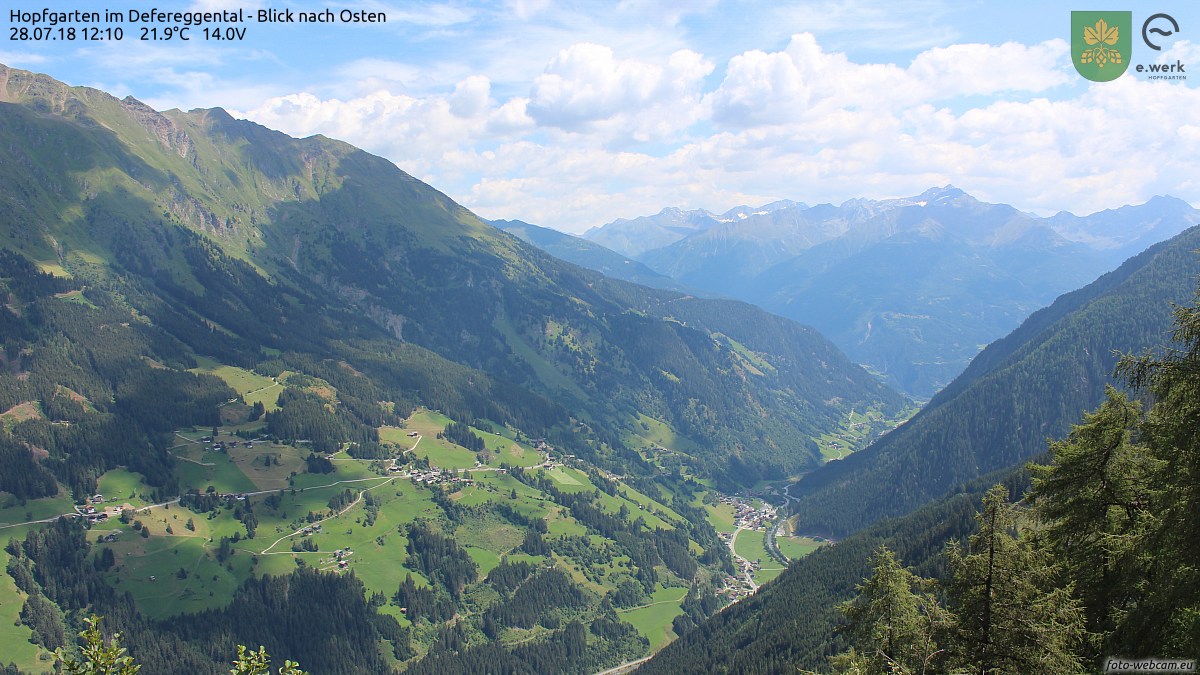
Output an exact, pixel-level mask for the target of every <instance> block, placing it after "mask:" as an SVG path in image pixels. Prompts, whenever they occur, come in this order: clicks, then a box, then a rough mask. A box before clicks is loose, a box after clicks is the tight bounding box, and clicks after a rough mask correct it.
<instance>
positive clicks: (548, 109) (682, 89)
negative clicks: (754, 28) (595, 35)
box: [526, 43, 713, 133]
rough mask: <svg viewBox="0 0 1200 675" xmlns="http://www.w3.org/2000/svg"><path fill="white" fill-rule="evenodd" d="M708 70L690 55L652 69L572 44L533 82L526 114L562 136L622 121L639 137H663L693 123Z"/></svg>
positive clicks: (681, 54)
mask: <svg viewBox="0 0 1200 675" xmlns="http://www.w3.org/2000/svg"><path fill="white" fill-rule="evenodd" d="M712 70H713V64H712V63H710V62H708V61H705V60H704V57H703V56H701V55H700V54H698V53H696V52H693V51H690V50H681V51H677V52H675V53H674V54H671V55H670V57H669V58H668V59H667V60H666V62H665V63H661V64H657V63H648V62H645V61H636V60H633V59H625V60H619V59H617V58H616V57H615V55H614V54H613V51H612V49H611V48H610V47H607V46H605V45H597V44H591V43H581V44H576V45H572V46H571V47H569V48H567V49H564V50H562V51H561V52H559V53H558V55H557V56H555V57H554V58H553V59H552V60H551V61H550V63H549V65H547V66H546V71H545V72H544V73H543V74H541V75H539V76H538V77H537V78H536V79H535V80H534V82H533V87H532V89H531V91H530V96H529V104H528V106H527V108H526V110H527V112H528V114H529V116H530V117H531V118H533V119H534V120H535V121H536V122H537V123H538V124H540V125H542V126H547V127H556V128H559V129H564V130H568V131H581V130H584V129H586V128H588V127H589V125H590V124H592V123H596V122H601V121H605V122H611V121H614V120H618V119H621V118H624V119H626V121H630V122H632V121H634V120H636V123H634V124H632V125H631V126H633V127H636V128H637V129H639V130H640V131H642V132H645V131H647V130H650V129H653V130H654V131H656V132H659V133H663V132H668V131H670V130H672V129H677V128H679V127H680V125H683V126H686V125H687V124H689V123H690V122H691V121H692V120H693V119H694V116H695V111H694V108H695V106H696V105H697V104H698V103H699V101H700V91H699V90H700V84H701V82H702V81H703V79H704V78H705V77H706V76H707V75H708V74H709V73H711V72H712Z"/></svg>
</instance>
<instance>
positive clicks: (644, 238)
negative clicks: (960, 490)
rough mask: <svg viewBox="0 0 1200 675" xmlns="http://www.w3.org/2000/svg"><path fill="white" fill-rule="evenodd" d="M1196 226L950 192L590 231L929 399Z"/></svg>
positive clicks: (1168, 203)
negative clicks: (1087, 289) (821, 339)
mask: <svg viewBox="0 0 1200 675" xmlns="http://www.w3.org/2000/svg"><path fill="white" fill-rule="evenodd" d="M1196 222H1200V212H1197V211H1196V210H1195V209H1193V208H1192V207H1191V206H1190V205H1188V204H1187V203H1185V202H1183V201H1180V200H1178V199H1174V198H1171V197H1156V198H1154V199H1152V200H1151V201H1149V202H1147V203H1146V204H1143V205H1140V206H1126V207H1122V208H1120V209H1115V210H1110V211H1103V212H1100V213H1096V214H1092V215H1090V216H1075V215H1072V214H1069V213H1065V212H1064V213H1059V214H1057V215H1055V216H1052V217H1050V218H1041V217H1038V216H1035V215H1032V214H1029V213H1024V212H1022V211H1019V210H1018V209H1016V208H1013V207H1012V206H1008V205H1004V204H989V203H985V202H981V201H979V200H977V199H975V198H974V197H971V196H970V195H968V194H966V193H965V192H963V191H962V190H959V189H958V188H955V187H953V186H946V187H943V188H934V189H930V190H928V191H926V192H924V193H923V194H921V195H918V196H915V197H908V198H902V199H888V200H880V201H874V200H867V199H853V200H850V201H847V202H844V203H843V204H841V205H840V206H834V205H831V204H820V205H817V206H812V207H809V206H806V205H804V204H797V203H792V202H776V203H775V204H771V205H768V206H764V207H758V208H751V207H738V208H736V209H733V210H731V211H729V212H727V213H726V214H723V215H721V216H716V215H713V214H710V213H708V212H705V211H681V210H679V209H667V210H664V211H663V212H661V213H659V214H658V215H656V216H649V217H643V218H637V219H633V220H620V221H614V222H613V223H610V224H609V225H605V226H603V227H601V228H596V229H594V230H592V231H590V232H589V233H587V234H586V235H585V237H587V238H588V239H589V240H591V241H596V242H602V241H618V240H619V241H620V242H621V244H622V245H623V246H625V247H626V252H627V255H633V256H634V257H636V258H637V259H638V260H640V261H642V262H644V263H646V264H647V265H648V266H649V267H650V268H651V269H653V270H655V271H657V272H660V273H662V274H666V275H668V276H671V277H672V278H674V279H676V280H678V281H679V282H681V283H683V284H686V285H687V286H689V287H693V288H697V289H700V290H705V291H709V292H712V293H716V294H722V295H728V296H732V297H737V298H740V299H743V300H748V301H751V302H754V303H756V304H758V305H760V306H762V307H764V308H766V309H769V310H771V311H773V312H776V313H778V314H781V315H783V316H786V317H788V318H792V319H795V320H797V321H800V322H801V323H806V324H809V325H812V326H814V327H816V328H817V329H818V330H819V331H821V332H822V333H824V334H825V335H827V336H828V337H829V338H830V339H831V340H833V341H834V343H835V344H837V345H838V346H839V347H841V348H842V349H843V350H844V351H845V352H846V353H847V354H849V355H850V357H851V358H853V359H855V360H856V361H858V362H860V363H863V364H865V365H867V366H868V367H869V368H871V369H873V370H874V371H876V372H877V373H878V374H880V375H881V376H882V377H884V378H885V380H886V381H887V382H888V383H889V384H891V385H892V386H893V387H895V388H897V389H900V390H902V391H905V392H907V393H910V394H912V395H915V396H917V397H922V398H927V397H929V396H932V395H933V394H934V393H936V392H937V390H938V389H939V388H941V387H942V386H944V385H945V384H946V383H948V382H949V381H950V380H952V379H953V378H954V376H955V375H957V374H958V373H959V372H961V371H962V369H963V368H964V367H966V364H967V363H968V362H969V361H970V359H971V358H972V357H973V356H974V355H975V354H977V353H978V351H979V350H980V349H981V348H982V347H983V345H985V344H987V343H988V342H990V341H992V340H994V339H996V338H997V337H999V336H1001V335H1004V334H1005V333H1006V332H1008V331H1010V330H1012V329H1013V328H1014V327H1016V326H1017V325H1018V324H1019V323H1020V321H1021V320H1022V319H1023V318H1024V317H1026V316H1028V315H1029V314H1030V313H1031V312H1033V311H1034V310H1036V309H1037V308H1039V307H1044V306H1045V305H1047V304H1048V303H1049V302H1050V301H1052V300H1053V299H1054V298H1055V297H1056V296H1057V295H1059V294H1060V293H1063V292H1065V291H1067V290H1069V289H1072V288H1077V287H1079V286H1082V285H1083V284H1086V283H1087V282H1089V281H1091V280H1092V279H1095V278H1096V277H1097V276H1099V275H1100V274H1102V273H1103V272H1105V271H1108V270H1110V269H1112V268H1114V267H1115V266H1116V265H1118V264H1119V263H1120V262H1121V261H1122V260H1124V259H1125V258H1127V257H1129V256H1130V255H1133V254H1134V253H1136V252H1138V251H1140V250H1142V249H1144V248H1145V247H1147V246H1149V245H1151V244H1153V243H1155V242H1158V241H1162V240H1164V239H1167V238H1169V237H1171V236H1174V235H1175V234H1178V233H1179V232H1181V231H1183V230H1184V229H1185V228H1187V227H1188V226H1190V225H1192V224H1194V223H1196ZM658 242H667V243H661V244H658V245H657V247H656V244H657V243H658Z"/></svg>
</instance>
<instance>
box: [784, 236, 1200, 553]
mask: <svg viewBox="0 0 1200 675" xmlns="http://www.w3.org/2000/svg"><path fill="white" fill-rule="evenodd" d="M1198 248H1200V228H1192V229H1190V230H1188V231H1186V232H1184V233H1182V234H1180V235H1178V236H1176V237H1174V238H1173V239H1171V240H1169V241H1167V242H1163V243H1161V244H1158V245H1155V246H1152V247H1151V248H1149V249H1148V250H1146V251H1145V252H1144V253H1141V254H1139V255H1137V256H1135V257H1133V258H1131V259H1130V260H1129V261H1127V262H1126V263H1125V264H1123V265H1122V266H1121V267H1120V268H1118V269H1117V270H1115V271H1114V272H1111V273H1109V274H1106V275H1104V276H1102V277H1101V278H1100V279H1098V280H1096V281H1095V282H1094V283H1092V284H1089V285H1088V286H1086V287H1084V288H1082V289H1080V290H1078V291H1075V292H1072V293H1068V294H1066V295H1064V296H1062V297H1060V298H1059V299H1058V300H1056V301H1055V302H1054V304H1052V305H1051V306H1050V307H1047V308H1046V309H1043V310H1041V311H1038V312H1036V313H1034V314H1033V315H1032V316H1031V317H1029V319H1027V320H1026V321H1025V322H1024V323H1023V324H1022V325H1021V327H1019V328H1018V329H1017V330H1015V331H1013V333H1012V334H1010V335H1009V336H1007V337H1005V338H1004V339H1001V340H998V341H996V342H995V343H993V344H992V345H990V346H989V347H988V348H987V349H985V350H984V351H983V352H982V353H980V355H979V356H978V357H976V359H975V361H974V362H973V363H972V364H971V366H970V367H969V368H968V369H967V370H966V372H964V373H963V374H962V375H961V376H960V377H959V378H958V379H956V380H955V381H954V382H953V383H951V384H950V385H949V386H948V387H946V389H945V390H944V391H943V392H942V393H941V394H939V395H938V396H937V397H935V398H934V399H933V400H932V401H931V402H930V403H929V404H928V405H927V406H925V408H923V409H922V410H921V412H919V413H918V414H917V415H915V416H914V417H913V418H912V419H911V420H909V421H908V422H907V423H905V424H904V425H902V426H901V427H899V428H897V429H896V430H894V431H892V432H891V433H889V434H887V435H886V436H884V437H883V438H881V439H879V440H878V441H876V442H875V443H874V444H872V445H871V446H870V447H869V448H867V449H866V450H864V451H861V452H858V453H855V454H854V455H851V456H850V457H848V458H846V459H845V460H841V461H837V462H830V463H828V464H826V465H825V466H823V467H822V468H820V469H818V470H817V471H815V472H813V473H811V474H809V475H807V476H806V477H805V478H804V479H803V480H801V481H800V483H799V484H798V485H797V486H796V487H795V488H794V489H793V494H795V495H796V496H797V497H799V501H798V502H796V503H795V507H796V513H797V518H798V526H799V528H800V529H801V531H812V532H826V533H830V534H835V535H838V536H841V535H845V534H847V533H850V532H854V531H855V530H858V529H860V528H862V527H864V526H866V525H869V524H871V523H873V522H875V521H877V520H879V519H881V518H885V517H888V516H896V515H901V514H904V513H907V512H909V511H911V510H913V509H914V508H916V507H918V506H920V505H921V504H923V503H925V502H928V501H929V500H931V499H934V498H937V497H939V496H940V495H943V494H945V493H946V492H947V491H949V490H951V489H952V488H954V487H955V486H956V485H959V484H961V483H963V482H966V481H969V480H972V479H973V478H975V477H977V476H979V475H982V474H985V473H988V472H991V471H995V470H997V469H1000V468H1002V467H1005V466H1010V465H1012V464H1014V463H1016V462H1019V461H1021V460H1023V459H1027V458H1029V457H1032V456H1034V455H1036V454H1038V453H1040V452H1042V451H1043V450H1044V449H1045V442H1046V438H1048V437H1057V436H1060V435H1062V434H1064V433H1065V432H1066V431H1067V430H1068V429H1069V428H1070V425H1071V424H1072V423H1074V422H1075V421H1077V420H1078V419H1079V417H1080V415H1081V414H1082V413H1083V412H1084V411H1085V410H1089V409H1091V408H1093V407H1095V406H1096V405H1097V404H1098V403H1099V402H1100V401H1101V400H1103V396H1104V387H1105V385H1106V384H1109V383H1111V381H1112V379H1111V376H1112V371H1113V367H1114V365H1115V364H1116V360H1117V355H1116V352H1118V351H1119V352H1139V351H1141V350H1143V349H1146V348H1148V347H1150V346H1153V345H1157V344H1160V343H1162V342H1163V336H1164V335H1166V333H1167V330H1168V328H1169V327H1170V321H1171V314H1170V305H1171V303H1184V302H1186V301H1187V300H1188V299H1189V297H1190V296H1191V293H1192V290H1193V288H1194V285H1195V280H1196V278H1197V276H1198V275H1200V254H1197V253H1196V250H1197V249H1198Z"/></svg>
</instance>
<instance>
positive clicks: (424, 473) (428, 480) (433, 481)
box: [388, 465, 475, 486]
mask: <svg viewBox="0 0 1200 675" xmlns="http://www.w3.org/2000/svg"><path fill="white" fill-rule="evenodd" d="M388 471H389V472H390V473H395V474H399V476H400V477H401V478H407V479H409V480H411V481H412V482H413V485H417V484H421V485H430V486H432V485H456V486H462V485H472V484H473V483H474V482H475V481H474V479H471V478H467V477H466V476H464V475H461V474H458V473H448V472H445V471H442V470H441V469H412V468H407V467H402V466H396V465H392V466H391V467H389V468H388Z"/></svg>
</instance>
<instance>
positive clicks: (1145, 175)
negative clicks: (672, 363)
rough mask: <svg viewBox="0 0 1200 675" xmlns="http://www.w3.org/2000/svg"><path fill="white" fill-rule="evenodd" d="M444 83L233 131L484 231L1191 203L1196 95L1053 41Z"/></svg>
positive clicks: (562, 57) (794, 44) (803, 45)
mask: <svg viewBox="0 0 1200 675" xmlns="http://www.w3.org/2000/svg"><path fill="white" fill-rule="evenodd" d="M1172 49H1173V50H1175V52H1173V53H1180V54H1187V53H1191V52H1190V51H1185V50H1190V49H1193V47H1192V46H1191V45H1188V44H1186V43H1183V42H1180V43H1177V44H1176V45H1175V46H1174V47H1173V48H1172ZM379 70H380V71H381V72H382V71H384V70H386V68H385V67H384V66H383V65H381V66H380V69H379ZM710 76H711V78H710ZM450 81H455V82H457V84H455V85H454V87H453V90H452V91H451V90H449V88H448V87H443V89H442V90H440V91H434V92H432V93H399V92H400V89H399V88H398V87H397V86H383V87H381V88H379V89H376V90H373V91H370V92H366V93H361V94H356V95H352V96H346V97H343V98H334V97H324V98H323V97H321V96H318V95H316V94H312V93H299V94H290V95H287V96H279V97H275V98H272V99H270V100H268V101H267V102H265V103H263V104H262V105H259V106H256V107H254V108H252V109H250V110H248V111H247V112H246V113H245V114H246V115H247V116H249V117H251V118H252V119H255V120H256V121H259V122H262V123H264V124H267V125H268V126H273V127H276V128H281V129H283V130H285V131H288V132H290V133H295V134H297V135H307V134H311V133H324V134H326V135H329V136H333V137H337V138H342V139H345V140H347V141H350V142H352V143H355V144H356V145H360V146H362V147H364V148H366V149H368V150H370V151H373V152H376V153H379V154H382V155H384V156H386V157H389V158H390V159H392V160H393V161H395V162H396V163H397V164H398V165H400V166H401V168H404V169H405V170H407V171H409V172H410V173H413V174H414V175H417V176H418V177H421V178H423V179H425V180H428V181H430V182H431V183H433V184H434V185H435V186H436V187H438V188H439V189H441V190H443V191H446V192H448V193H449V194H451V195H452V196H453V197H455V198H456V199H458V200H460V201H462V202H463V203H464V204H465V205H466V206H468V207H469V208H472V209H474V210H476V211H477V212H478V213H480V215H483V216H485V217H489V218H520V219H523V220H527V221H530V222H535V223H538V224H542V225H546V226H551V227H558V228H561V229H564V230H568V231H575V232H581V231H583V230H585V229H587V228H588V227H591V226H595V225H599V224H602V223H605V222H608V221H611V220H613V219H614V218H617V217H630V216H636V215H639V214H643V213H653V212H657V211H658V210H659V209H661V208H662V207H663V206H666V205H678V206H685V207H692V208H696V207H699V208H708V209H710V210H714V211H723V210H725V209H727V208H729V207H730V206H732V205H735V204H760V203H766V202H768V201H772V200H775V199H779V198H791V199H797V200H802V201H807V202H810V203H817V202H822V201H833V202H838V201H841V200H844V199H848V198H852V197H860V196H865V197H875V198H879V197H888V196H904V195H913V194H918V193H920V192H921V191H923V190H925V189H926V188H928V187H930V186H932V185H944V184H946V183H954V184H955V185H958V186H960V187H962V188H964V189H966V190H968V191H970V192H972V193H974V194H975V195H976V196H978V197H980V198H982V199H989V200H993V201H1003V202H1007V203H1011V204H1014V205H1015V206H1017V207H1018V208H1021V209H1027V210H1034V211H1041V212H1053V211H1058V210H1060V209H1068V210H1074V211H1077V212H1091V211H1094V210H1099V209H1102V208H1108V207H1112V206H1118V205H1120V204H1124V203H1131V202H1139V201H1142V200H1144V199H1146V198H1148V197H1149V196H1151V195H1154V194H1162V193H1171V194H1175V195H1176V196H1180V197H1183V198H1184V199H1192V200H1200V191H1198V189H1200V185H1198V183H1197V182H1196V181H1194V180H1193V179H1192V178H1191V177H1192V176H1194V175H1196V173H1197V171H1196V169H1197V168H1200V167H1197V161H1196V160H1195V159H1194V158H1195V157H1200V94H1198V93H1197V91H1196V90H1194V89H1191V88H1189V87H1187V86H1186V84H1185V83H1168V82H1148V81H1144V80H1138V79H1136V78H1133V77H1125V78H1121V79H1119V80H1117V81H1114V82H1109V83H1096V84H1086V85H1085V84H1084V83H1083V82H1082V81H1081V80H1080V79H1079V78H1078V77H1077V76H1075V74H1074V73H1073V72H1072V69H1071V66H1070V64H1069V62H1068V57H1067V45H1066V44H1065V43H1064V42H1063V41H1061V40H1050V41H1046V42H1042V43H1038V44H1033V45H1024V44H1018V43H1005V44H1000V45H988V44H958V45H951V46H939V47H934V48H930V49H927V50H924V51H922V52H920V53H918V54H916V55H915V56H914V57H913V58H912V59H911V60H910V61H909V62H908V63H906V64H896V63H858V62H855V61H854V60H851V59H850V58H849V57H848V56H847V55H845V54H843V53H840V52H837V51H832V50H828V49H826V48H824V47H823V46H822V45H821V44H820V43H819V42H818V40H817V39H816V38H815V37H814V36H813V35H810V34H798V35H795V36H793V37H792V38H791V39H790V40H789V41H788V43H787V45H786V47H785V48H783V49H781V50H779V51H761V50H751V51H744V52H742V53H740V54H737V55H735V56H733V57H732V58H729V59H728V60H727V61H726V62H725V63H724V64H723V65H722V67H721V70H720V72H718V71H717V66H716V65H715V64H714V63H713V62H712V61H711V60H710V59H708V58H706V57H705V56H704V55H702V54H700V53H699V52H696V51H692V50H686V49H685V50H676V51H674V52H672V53H670V54H665V55H662V56H660V57H657V58H655V57H650V56H645V55H640V56H638V57H637V58H628V57H624V56H622V55H621V54H620V53H619V52H617V51H616V50H614V49H613V48H611V47H610V46H607V45H603V44H598V43H579V44H574V45H570V46H568V47H566V48H563V49H561V50H559V51H558V52H557V53H556V54H555V55H554V56H553V57H552V58H550V59H548V61H547V62H546V63H545V65H544V69H543V71H542V72H541V73H540V74H538V75H536V76H534V77H532V78H531V80H530V81H529V84H528V87H527V89H525V90H524V91H522V92H521V93H520V94H519V95H503V94H498V93H497V87H496V86H495V82H494V80H492V79H490V78H489V77H488V76H486V75H483V74H480V73H475V74H470V75H466V76H463V77H460V78H458V79H457V80H450ZM516 89H517V90H518V91H520V88H519V87H518V88H516ZM510 90H511V87H510ZM526 94H527V95H526Z"/></svg>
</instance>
